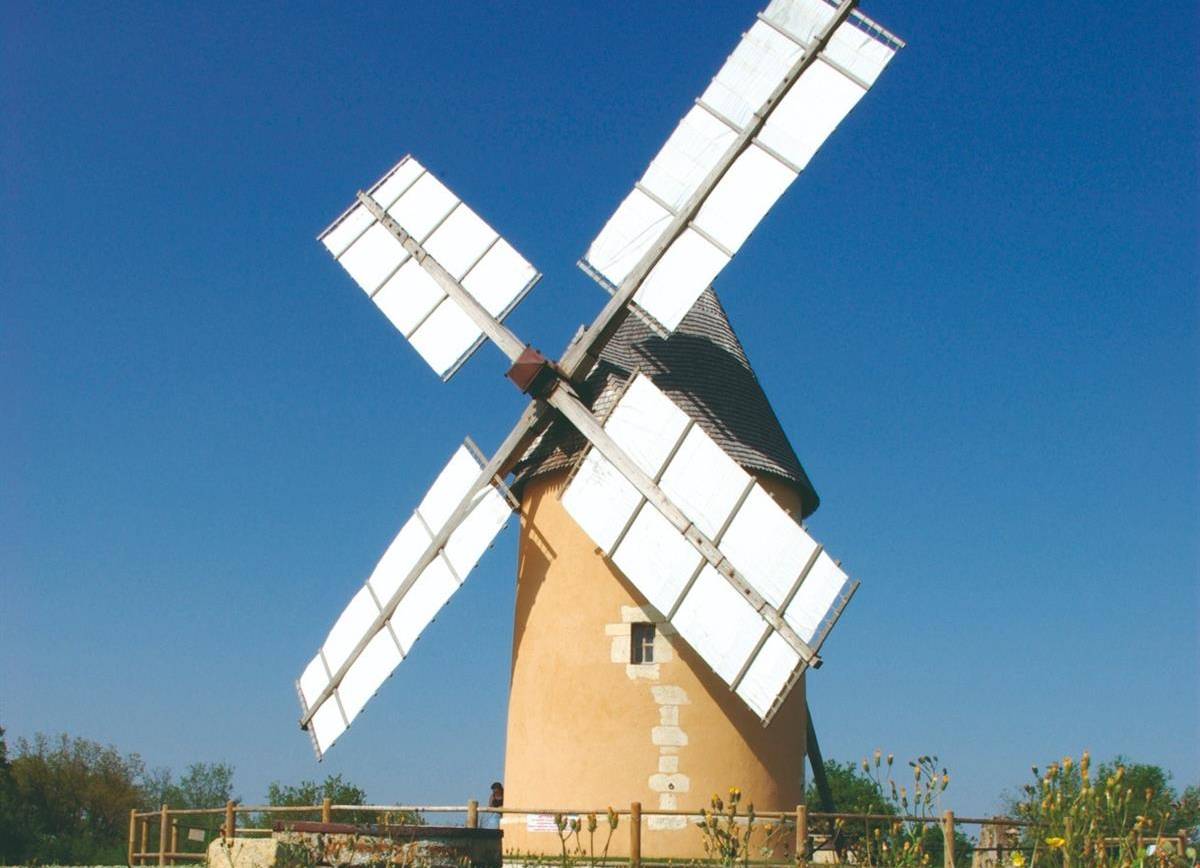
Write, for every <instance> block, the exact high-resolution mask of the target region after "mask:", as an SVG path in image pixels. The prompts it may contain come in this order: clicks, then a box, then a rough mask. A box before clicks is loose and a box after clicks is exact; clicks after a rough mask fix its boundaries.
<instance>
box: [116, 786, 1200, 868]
mask: <svg viewBox="0 0 1200 868" xmlns="http://www.w3.org/2000/svg"><path fill="white" fill-rule="evenodd" d="M610 812H611V813H612V814H615V815H616V816H618V817H620V818H622V819H624V820H625V821H626V822H625V825H626V826H627V828H628V835H629V838H628V842H629V856H628V857H611V858H609V859H608V861H609V862H612V863H614V864H628V865H629V866H630V868H641V866H642V863H643V853H642V846H641V839H642V831H643V828H642V827H643V818H646V817H687V818H689V819H691V820H694V821H697V822H698V821H701V820H702V817H703V814H702V813H701V811H699V810H686V809H673V810H669V809H665V808H650V809H643V808H642V806H641V804H640V803H639V802H633V803H631V804H630V805H629V807H623V808H613V807H608V806H606V807H603V808H599V809H596V808H561V807H558V808H511V807H497V808H493V807H485V806H480V805H479V803H478V802H477V801H475V800H474V799H472V800H470V801H468V802H467V803H466V804H465V805H340V804H334V803H333V802H332V801H330V800H329V799H326V800H325V801H324V802H323V803H321V804H319V805H288V806H276V805H240V804H236V803H234V802H227V803H226V804H225V805H223V806H221V807H214V808H172V807H170V806H169V805H163V806H162V807H161V808H159V809H158V810H157V811H137V810H134V811H131V812H130V814H129V852H128V856H129V862H128V864H129V865H130V866H131V868H133V866H144V865H152V864H157V865H176V864H183V863H189V864H190V863H200V862H204V861H205V857H206V852H207V847H208V845H209V844H210V843H211V842H212V841H213V840H218V839H221V840H226V841H228V840H229V839H232V838H235V837H238V836H245V837H250V836H261V835H264V834H270V833H271V831H272V829H271V828H270V827H269V825H270V824H271V821H273V820H275V818H279V819H280V820H286V819H287V818H295V817H297V816H298V815H307V817H309V818H318V817H319V819H320V822H322V823H331V822H333V821H334V818H335V817H338V816H340V817H341V818H342V819H343V821H344V820H345V817H346V815H347V814H354V815H357V817H361V816H362V815H364V814H373V815H375V820H376V822H380V823H383V824H386V823H388V822H389V821H392V820H396V819H399V818H402V817H404V816H414V815H415V816H417V817H422V818H423V817H424V816H425V815H428V814H458V815H462V816H463V817H464V818H465V819H464V821H463V823H462V825H463V826H464V827H465V828H478V827H479V818H480V815H481V814H483V815H492V816H495V817H497V818H499V817H503V816H512V815H516V816H522V815H523V816H530V815H538V816H553V817H571V818H575V817H587V816H591V815H595V816H596V817H599V818H602V817H604V816H606V815H607V814H608V813H610ZM238 815H243V816H245V815H255V816H256V817H258V818H263V819H265V820H266V821H267V823H268V827H251V826H242V825H239V823H238ZM393 815H399V817H397V816H393ZM726 816H727V815H726ZM754 817H755V820H756V821H766V822H774V823H778V824H780V826H782V827H786V828H788V829H790V830H791V832H792V837H791V838H790V839H789V840H791V841H793V842H794V846H795V854H796V857H795V859H794V860H787V862H786V863H781V862H779V861H778V860H774V861H771V860H752V861H753V862H754V863H755V864H761V865H767V864H773V865H778V864H792V865H799V866H806V865H807V864H808V862H809V853H810V852H815V851H817V850H822V849H828V848H832V847H833V846H834V843H835V839H836V838H837V837H838V836H839V835H841V834H843V831H842V830H844V829H845V830H850V831H853V827H849V826H847V825H846V824H848V823H856V824H866V826H867V828H870V827H871V826H872V825H873V824H874V825H876V826H878V825H882V824H891V823H915V824H922V825H925V826H929V827H939V826H940V827H941V831H942V835H943V844H944V847H943V850H944V862H943V868H956V866H955V862H954V860H955V856H954V846H955V840H956V839H955V833H956V829H958V827H960V826H977V827H980V828H983V827H986V826H1001V827H1004V828H1006V829H1017V828H1023V827H1029V826H1033V825H1035V824H1034V823H1032V822H1031V821H1029V820H1020V819H1016V818H1012V817H959V816H956V815H955V814H954V812H953V811H945V812H943V813H942V814H941V815H940V816H933V815H918V814H863V813H851V812H832V813H830V812H820V811H809V810H808V808H807V807H806V806H804V805H799V806H797V807H796V809H795V810H793V811H756V812H755V814H754ZM205 818H220V823H219V824H216V823H213V822H211V821H210V822H208V823H207V824H204V825H195V824H196V823H197V822H199V821H202V820H204V819H205ZM351 819H354V817H352V818H351ZM744 819H745V814H741V815H739V817H738V820H739V821H744ZM814 825H822V826H826V827H827V829H828V831H827V832H818V831H814V830H813V826H814ZM858 828H861V827H858ZM181 832H182V833H183V835H182V839H181ZM197 832H199V835H196V833H197ZM1144 838H1145V841H1146V842H1154V841H1159V842H1162V841H1172V842H1174V841H1179V842H1181V846H1185V842H1184V841H1183V839H1182V838H1181V836H1180V835H1178V834H1162V835H1146V836H1144ZM1139 840H1140V839H1139ZM181 844H183V845H185V846H184V847H181V846H180V845H181ZM193 844H198V845H200V846H201V847H202V848H203V849H200V850H188V849H186V846H187V845H193ZM1021 849H1025V848H1023V847H1021V846H1018V845H1016V844H1009V845H1004V844H997V845H994V846H978V845H976V846H974V850H976V851H979V852H994V853H996V854H997V859H998V861H999V860H1000V858H1001V857H1002V856H1003V854H1004V853H1014V852H1016V851H1018V850H1021ZM646 861H647V862H656V863H657V862H659V861H666V860H654V859H647V860H646ZM961 868H965V866H961Z"/></svg>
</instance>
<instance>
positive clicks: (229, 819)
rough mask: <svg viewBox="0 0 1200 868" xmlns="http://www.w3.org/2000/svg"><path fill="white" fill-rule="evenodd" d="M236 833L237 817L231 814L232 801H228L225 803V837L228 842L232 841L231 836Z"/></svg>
mask: <svg viewBox="0 0 1200 868" xmlns="http://www.w3.org/2000/svg"><path fill="white" fill-rule="evenodd" d="M236 831H237V816H236V815H235V814H234V812H233V800H232V799H230V800H229V801H228V802H226V803H225V837H226V838H227V839H229V840H230V841H232V840H233V834H234V832H236Z"/></svg>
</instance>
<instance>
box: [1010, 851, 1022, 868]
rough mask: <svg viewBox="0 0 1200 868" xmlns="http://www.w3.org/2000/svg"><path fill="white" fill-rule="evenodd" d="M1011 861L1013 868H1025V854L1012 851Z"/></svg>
mask: <svg viewBox="0 0 1200 868" xmlns="http://www.w3.org/2000/svg"><path fill="white" fill-rule="evenodd" d="M1012 863H1013V865H1014V866H1015V868H1025V854H1024V853H1019V852H1018V853H1013V854H1012Z"/></svg>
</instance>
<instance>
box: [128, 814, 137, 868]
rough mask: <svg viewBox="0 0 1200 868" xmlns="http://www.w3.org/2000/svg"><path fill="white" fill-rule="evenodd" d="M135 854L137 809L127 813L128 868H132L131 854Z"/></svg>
mask: <svg viewBox="0 0 1200 868" xmlns="http://www.w3.org/2000/svg"><path fill="white" fill-rule="evenodd" d="M136 852H137V808H131V809H130V811H129V868H133V854H134V853H136Z"/></svg>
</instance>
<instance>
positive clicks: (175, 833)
mask: <svg viewBox="0 0 1200 868" xmlns="http://www.w3.org/2000/svg"><path fill="white" fill-rule="evenodd" d="M178 852H179V821H178V820H172V821H171V853H172V854H174V853H178ZM171 864H172V865H174V864H175V857H174V855H172V856H171Z"/></svg>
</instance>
